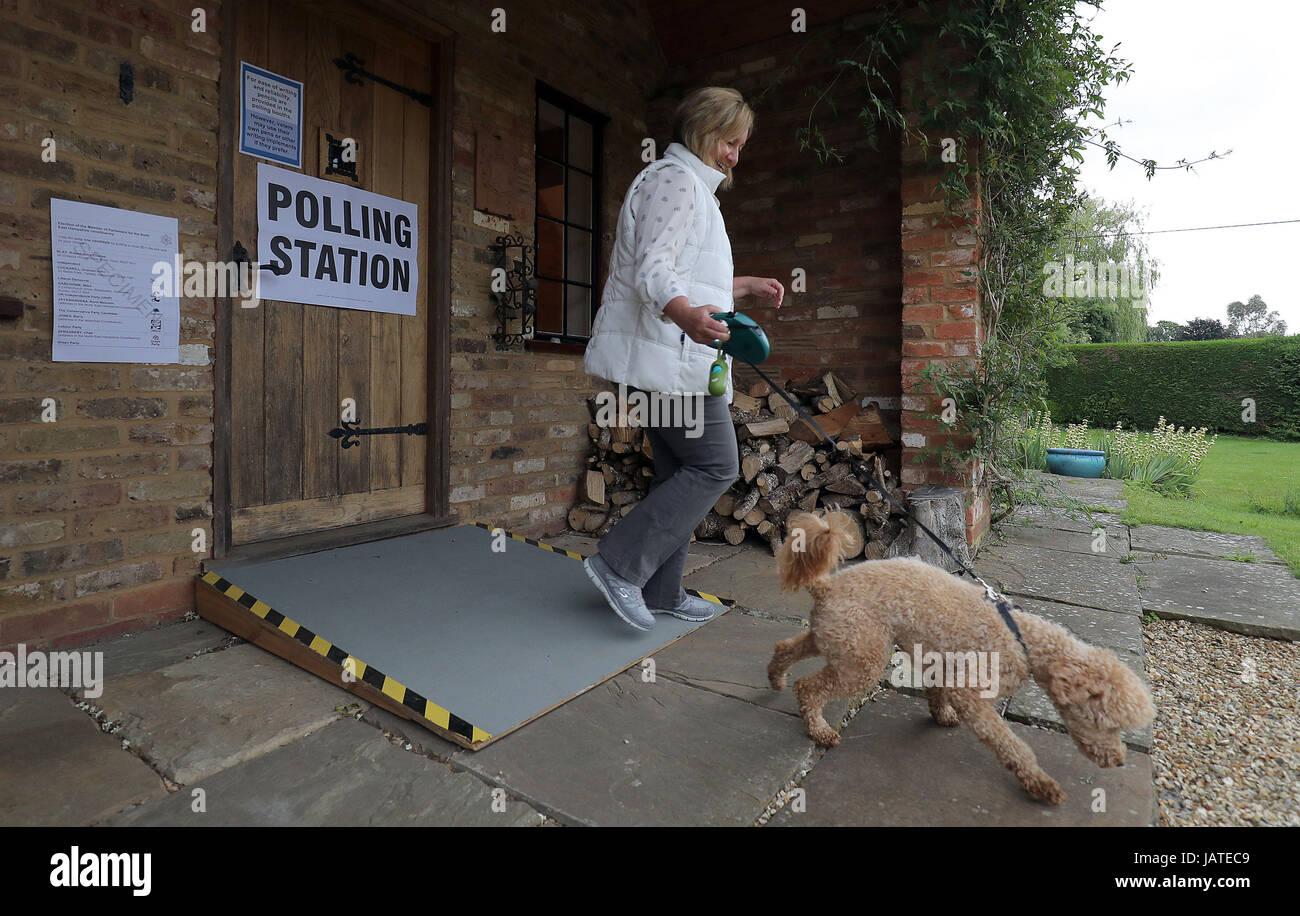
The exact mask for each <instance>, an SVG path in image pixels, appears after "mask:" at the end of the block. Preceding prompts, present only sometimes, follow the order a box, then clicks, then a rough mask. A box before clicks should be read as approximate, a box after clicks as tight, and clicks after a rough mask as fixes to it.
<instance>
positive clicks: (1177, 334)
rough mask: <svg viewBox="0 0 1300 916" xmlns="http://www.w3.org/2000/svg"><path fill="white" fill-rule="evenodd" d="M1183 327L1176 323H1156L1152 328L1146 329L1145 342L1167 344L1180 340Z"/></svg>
mask: <svg viewBox="0 0 1300 916" xmlns="http://www.w3.org/2000/svg"><path fill="white" fill-rule="evenodd" d="M1182 334H1183V326H1182V325H1181V324H1179V323H1178V322H1176V321H1157V322H1156V323H1155V326H1154V327H1149V328H1147V340H1150V341H1152V342H1154V343H1167V342H1169V341H1171V340H1182V339H1183V337H1182Z"/></svg>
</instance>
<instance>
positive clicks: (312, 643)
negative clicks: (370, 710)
mask: <svg viewBox="0 0 1300 916" xmlns="http://www.w3.org/2000/svg"><path fill="white" fill-rule="evenodd" d="M203 581H204V582H206V583H208V584H209V585H211V586H212V587H213V588H215V589H216V590H217V591H219V592H221V594H223V595H225V596H226V597H227V598H229V599H231V600H232V601H235V602H237V603H239V604H241V605H243V606H244V607H246V608H247V609H248V610H250V611H252V612H253V613H254V614H256V615H257V616H258V617H260V618H262V619H263V620H265V621H266V622H267V623H269V624H270V625H271V626H273V627H275V628H277V629H279V630H281V631H283V632H284V633H285V635H287V636H290V637H292V638H293V639H296V640H297V641H298V642H300V643H302V644H303V645H304V646H307V647H308V648H309V649H311V650H312V651H314V652H315V653H316V654H317V655H320V656H322V657H323V658H327V659H329V660H330V661H332V662H334V663H335V664H336V665H338V666H340V667H341V668H343V669H345V670H350V671H351V672H352V674H353V675H355V676H356V677H358V678H360V679H361V680H363V681H365V682H366V683H367V684H369V685H370V686H371V687H374V688H375V689H376V690H379V691H380V692H382V693H383V694H384V695H385V696H387V697H391V698H392V699H394V700H396V701H397V702H398V703H401V704H402V705H403V706H405V707H406V708H407V709H410V710H412V711H414V712H415V713H416V714H417V715H419V716H422V717H423V718H425V719H427V720H428V721H430V722H432V723H433V724H434V725H436V726H438V727H439V728H441V729H443V730H444V731H448V732H451V733H452V734H455V735H460V736H461V737H462V738H464V739H465V740H467V741H469V742H470V743H471V744H478V743H479V742H480V741H486V740H488V739H489V738H491V737H492V736H491V735H489V734H488V733H487V732H485V731H483V730H482V729H481V728H478V727H477V726H474V725H471V724H470V723H469V722H466V721H465V720H464V719H462V718H461V717H460V716H457V715H455V714H453V713H452V712H450V711H449V710H446V709H443V708H442V707H441V706H439V705H438V704H437V703H434V702H433V701H432V700H429V699H426V698H425V697H422V696H420V695H419V694H418V693H416V692H415V691H414V690H412V689H410V688H409V687H407V686H406V685H405V684H402V683H401V682H400V681H396V680H394V679H393V678H391V677H389V676H388V675H386V674H384V673H383V672H381V671H380V670H379V669H378V668H373V667H371V666H370V665H367V664H366V663H365V662H363V661H361V659H359V658H356V657H355V656H353V655H352V654H351V653H348V652H344V651H343V650H342V649H340V648H339V647H338V646H336V645H334V644H332V643H330V642H328V641H327V640H325V639H322V638H321V637H320V636H318V635H316V634H315V633H313V632H312V631H311V630H309V629H307V628H306V627H304V626H303V625H302V624H300V623H297V622H296V621H293V620H290V619H289V618H288V617H286V616H284V615H283V614H281V613H280V612H279V611H277V610H275V609H274V608H272V607H271V606H270V605H268V604H267V603H266V602H265V601H259V600H258V599H257V598H254V597H253V596H252V595H250V594H249V593H248V592H246V591H244V590H243V589H242V588H240V587H239V586H238V585H235V584H234V583H233V582H228V581H227V580H225V579H224V578H222V577H221V576H220V575H218V574H217V573H215V572H209V573H206V574H205V575H204V576H203ZM349 661H350V662H351V664H349Z"/></svg>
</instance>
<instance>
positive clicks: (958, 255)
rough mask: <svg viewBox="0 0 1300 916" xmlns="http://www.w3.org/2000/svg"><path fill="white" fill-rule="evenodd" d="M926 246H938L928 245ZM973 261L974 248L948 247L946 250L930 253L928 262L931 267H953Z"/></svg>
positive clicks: (936, 246)
mask: <svg viewBox="0 0 1300 916" xmlns="http://www.w3.org/2000/svg"><path fill="white" fill-rule="evenodd" d="M927 247H930V248H938V247H940V246H939V245H930V246H927ZM974 263H975V249H974V248H957V249H950V250H948V251H936V252H934V253H933V254H931V255H930V264H931V266H933V267H953V266H956V265H961V264H974Z"/></svg>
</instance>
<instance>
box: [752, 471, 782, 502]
mask: <svg viewBox="0 0 1300 916" xmlns="http://www.w3.org/2000/svg"><path fill="white" fill-rule="evenodd" d="M780 485H781V479H780V478H779V477H777V476H776V475H775V474H773V473H772V472H771V471H764V472H763V473H762V474H759V475H758V480H756V481H755V486H757V487H758V492H759V493H761V494H762V495H763V496H766V495H767V494H769V493H771V492H772V491H773V490H775V489H776V488H777V487H779V486H780Z"/></svg>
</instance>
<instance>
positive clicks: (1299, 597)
mask: <svg viewBox="0 0 1300 916" xmlns="http://www.w3.org/2000/svg"><path fill="white" fill-rule="evenodd" d="M1147 556H1149V557H1150V558H1151V559H1150V560H1144V561H1143V562H1141V563H1138V564H1135V565H1137V567H1138V571H1139V574H1140V575H1142V576H1143V577H1144V578H1143V579H1142V580H1141V582H1142V584H1141V590H1142V607H1143V609H1144V610H1147V611H1152V612H1154V613H1155V614H1156V615H1157V616H1160V617H1165V618H1175V619H1183V620H1194V621H1197V622H1198V623H1205V624H1209V625H1210V626H1215V627H1219V628H1220V629H1223V630H1229V631H1231V632H1233V633H1244V634H1246V635H1247V636H1271V637H1273V638H1275V639H1288V640H1292V641H1300V579H1296V578H1294V577H1293V576H1292V575H1291V574H1290V572H1289V571H1288V570H1287V568H1286V567H1285V566H1273V565H1270V564H1265V563H1238V562H1235V561H1233V560H1211V559H1207V558H1204V557H1188V556H1179V555H1176V554H1169V555H1157V554H1148V555H1147Z"/></svg>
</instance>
